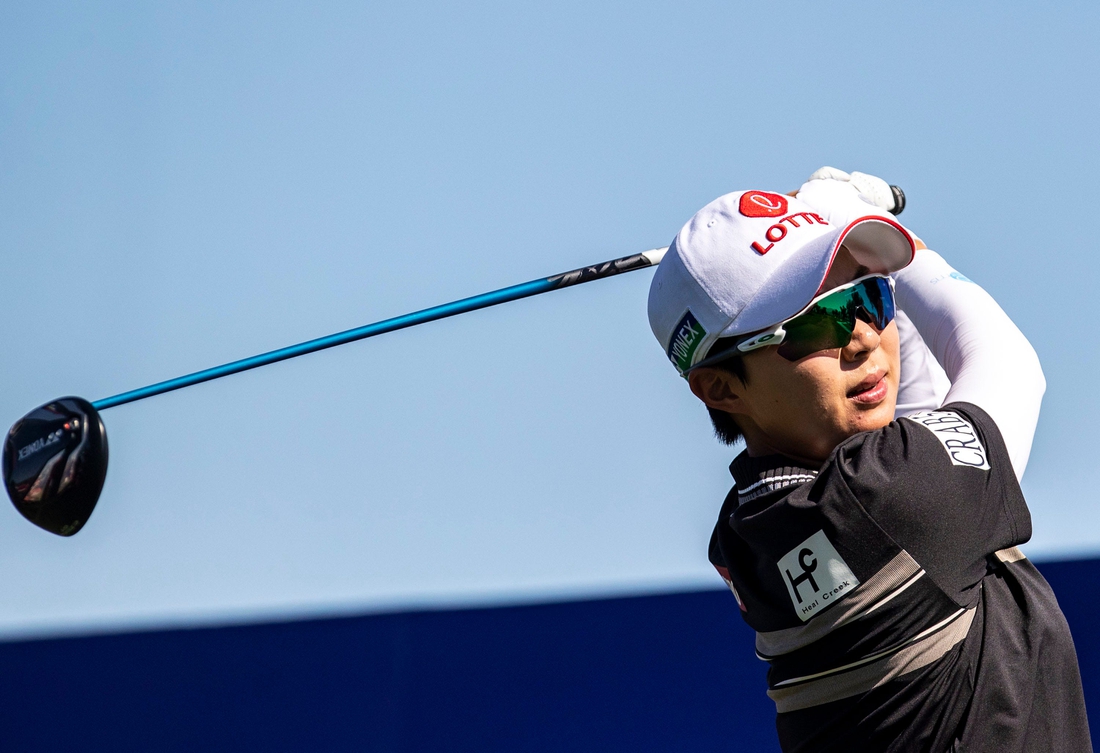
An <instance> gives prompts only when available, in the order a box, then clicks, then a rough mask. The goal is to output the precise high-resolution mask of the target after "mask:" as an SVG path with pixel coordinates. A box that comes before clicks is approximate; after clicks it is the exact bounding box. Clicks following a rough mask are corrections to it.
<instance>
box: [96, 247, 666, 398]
mask: <svg viewBox="0 0 1100 753" xmlns="http://www.w3.org/2000/svg"><path fill="white" fill-rule="evenodd" d="M666 250H667V248H657V249H653V250H651V251H645V252H643V253H640V254H633V255H631V256H624V257H622V258H621V259H613V260H611V261H606V262H604V263H602V264H597V265H595V266H591V267H581V268H580V269H574V270H572V271H570V272H564V273H562V274H560V275H553V276H551V277H543V278H542V279H538V280H531V281H530V282H524V283H520V284H519V285H512V286H511V287H507V288H501V289H500V290H494V291H492V292H490V293H482V294H481V295H475V296H472V297H470V298H463V299H461V300H458V301H451V302H450V303H444V304H441V305H439V306H433V307H432V308H428V309H423V310H421V311H414V312H413V313H411V314H404V315H402V316H395V317H393V318H392V319H384V320H382V321H380V322H374V323H373V324H366V325H364V326H362V327H356V328H355V329H349V330H345V331H344V332H337V333H336V334H334V335H328V336H326V337H319V338H317V339H316V340H308V341H306V342H303V343H298V344H297V345H290V346H288V347H285V348H279V349H278V350H272V351H269V352H267V353H261V354H260V355H256V356H252V357H250V358H242V359H241V360H239V361H233V362H231V363H226V364H222V365H221V366H214V367H213V368H209V369H204V370H202V371H196V372H195V373H193V374H187V375H185V376H181V377H176V378H175V379H169V380H167V381H164V382H157V383H156V384H150V385H149V386H147V387H139V388H138V389H136V390H130V391H129V392H123V393H120V394H118V395H113V396H111V397H105V398H103V399H102V400H96V401H95V402H94V403H92V406H93V407H95V409H96V410H100V411H101V410H106V409H107V408H114V407H115V406H116V405H125V404H126V403H132V402H134V401H135V400H144V399H145V398H147V397H153V396H154V395H162V394H164V393H165V392H171V391H173V390H178V389H182V388H184V387H190V386H191V385H194V384H200V383H202V382H209V381H210V380H212V379H220V378H221V377H224V376H229V375H230V374H239V373H240V372H242V371H248V370H249V369H256V368H259V367H260V366H267V365H268V364H271V363H276V362H278V361H285V360H287V359H288V358H297V357H298V356H304V355H306V354H307V353H315V352H317V351H319V350H325V349H326V348H334V347H336V346H337V345H344V344H345V343H350V342H355V341H356V340H365V339H366V338H368V337H374V336H375V335H381V334H383V333H386V332H393V331H395V330H399V329H405V328H407V327H415V326H416V325H418V324H424V323H425V322H433V321H436V320H437V319H446V318H447V317H449V316H455V315H457V314H464V313H466V312H468V311H476V310H478V309H484V308H488V307H490V306H496V305H498V304H501V303H507V302H508V301H516V300H519V299H520V298H529V297H531V296H533V295H539V294H541V293H548V292H550V291H551V290H560V289H561V288H567V287H571V286H573V285H580V284H581V283H585V282H592V281H593V280H602V279H603V278H605V277H612V276H614V275H617V274H621V273H623V272H631V271H633V270H635V269H645V268H646V267H652V266H656V265H657V264H659V263H660V261H661V259H662V258H663V257H664V254H665V251H666Z"/></svg>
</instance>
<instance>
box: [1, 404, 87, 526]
mask: <svg viewBox="0 0 1100 753" xmlns="http://www.w3.org/2000/svg"><path fill="white" fill-rule="evenodd" d="M3 469H4V486H5V488H7V490H8V496H9V497H11V501H12V504H14V505H15V509H16V510H18V511H19V513H20V514H21V515H22V516H23V517H24V518H26V519H27V520H29V521H30V522H32V523H34V524H35V525H36V526H38V527H40V528H44V529H45V530H47V531H49V532H50V533H56V534H57V535H58V536H72V535H73V534H74V533H76V532H77V531H79V530H80V529H81V528H82V527H83V526H84V524H85V523H86V522H88V517H89V516H90V515H91V514H92V510H94V509H95V504H96V502H97V501H98V500H99V493H100V491H102V490H103V481H104V480H105V479H106V478H107V430H106V429H105V428H104V426H103V421H102V420H101V419H100V417H99V413H98V412H97V411H96V409H95V408H94V407H92V404H91V403H89V402H88V401H87V400H84V399H83V398H79V397H62V398H58V399H57V400H54V401H53V402H50V403H47V404H46V405H43V406H41V407H38V408H35V409H34V410H32V411H31V412H30V413H28V414H27V415H25V416H24V417H23V418H21V419H19V420H18V421H16V422H15V424H14V425H13V426H12V427H11V430H10V431H8V436H7V439H6V440H5V441H4V457H3Z"/></svg>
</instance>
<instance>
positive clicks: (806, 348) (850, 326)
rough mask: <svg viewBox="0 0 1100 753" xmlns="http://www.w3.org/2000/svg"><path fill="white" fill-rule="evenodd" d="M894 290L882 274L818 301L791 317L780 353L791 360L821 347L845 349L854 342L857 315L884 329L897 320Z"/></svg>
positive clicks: (825, 348)
mask: <svg viewBox="0 0 1100 753" xmlns="http://www.w3.org/2000/svg"><path fill="white" fill-rule="evenodd" d="M894 314H895V308H894V292H893V290H891V289H890V282H889V281H888V280H887V279H886V278H883V277H872V278H869V279H867V280H864V281H862V282H860V283H859V284H858V285H853V286H852V287H850V288H845V289H844V290H838V291H837V292H836V293H833V294H832V295H827V296H825V297H824V298H822V299H821V300H820V301H817V302H816V303H815V304H814V305H813V306H811V307H810V309H809V310H807V311H806V312H805V313H803V314H800V315H799V316H796V317H795V318H794V319H791V320H790V321H788V322H787V323H786V324H784V325H783V328H784V329H785V330H786V331H787V334H786V336H785V337H784V338H783V342H782V343H781V344H780V346H779V349H778V352H779V355H781V356H783V357H784V358H786V359H787V360H788V361H797V360H799V359H801V358H805V357H806V356H808V355H810V354H812V353H816V352H818V351H822V350H831V349H832V348H843V347H844V346H846V345H847V344H848V343H850V342H851V341H852V332H853V331H855V327H856V318H857V317H859V318H860V319H863V320H864V321H866V322H868V323H869V324H873V325H874V326H875V328H876V329H878V330H880V331H881V330H883V329H885V328H886V326H887V325H888V324H890V322H892V321H893V320H894Z"/></svg>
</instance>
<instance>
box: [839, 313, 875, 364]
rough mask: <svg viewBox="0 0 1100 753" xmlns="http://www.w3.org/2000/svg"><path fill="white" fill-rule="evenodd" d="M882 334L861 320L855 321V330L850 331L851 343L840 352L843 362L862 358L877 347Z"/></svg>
mask: <svg viewBox="0 0 1100 753" xmlns="http://www.w3.org/2000/svg"><path fill="white" fill-rule="evenodd" d="M881 341H882V333H881V332H879V331H878V330H877V329H875V328H874V326H873V325H871V324H868V323H867V322H865V321H863V320H862V319H859V318H857V319H856V328H855V329H854V330H852V341H851V342H850V343H848V344H847V345H846V346H845V347H844V349H843V350H842V351H841V353H842V355H843V356H844V358H845V360H848V361H855V360H858V359H860V358H863V357H864V356H866V355H867V354H868V353H870V352H871V351H873V350H874V349H875V348H877V347H878V346H879V343H880V342H881Z"/></svg>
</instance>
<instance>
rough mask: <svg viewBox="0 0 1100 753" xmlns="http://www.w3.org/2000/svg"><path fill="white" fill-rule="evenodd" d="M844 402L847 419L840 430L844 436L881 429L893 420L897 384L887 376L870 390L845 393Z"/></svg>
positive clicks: (896, 398) (896, 399)
mask: <svg viewBox="0 0 1100 753" xmlns="http://www.w3.org/2000/svg"><path fill="white" fill-rule="evenodd" d="M844 402H845V408H846V410H845V413H846V415H847V420H846V421H845V422H844V423H845V427H844V429H843V430H842V431H843V434H844V435H845V438H847V437H851V436H854V435H856V434H859V433H860V432H863V431H874V430H875V429H881V428H882V427H883V426H886V425H887V424H888V423H890V422H891V421H893V420H894V408H895V407H896V406H897V402H898V389H897V385H896V384H894V383H893V380H891V379H890V378H888V377H887V378H885V379H883V380H882V381H881V382H880V383H879V384H878V385H876V387H875V388H873V389H871V390H866V391H863V392H860V393H857V394H854V395H853V394H848V395H845V399H844Z"/></svg>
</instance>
